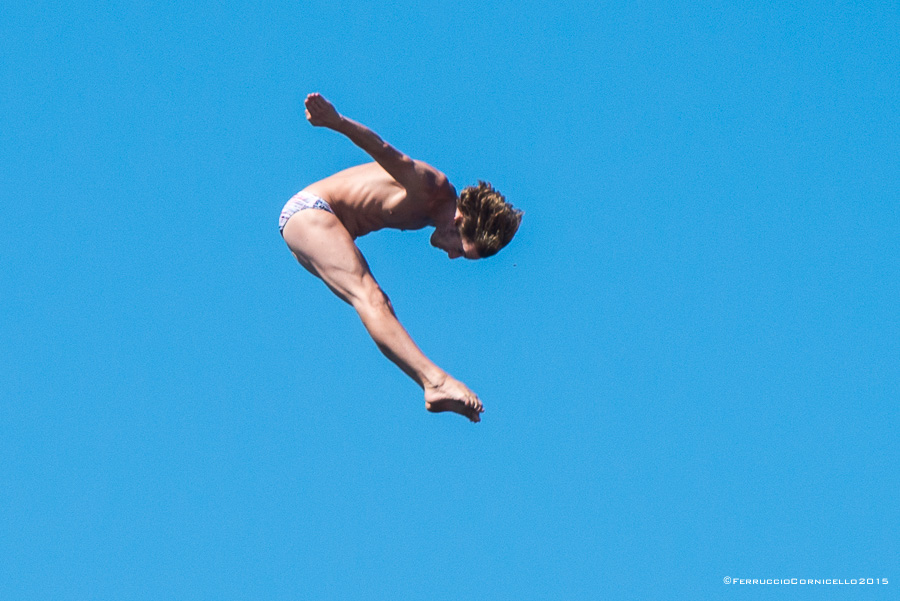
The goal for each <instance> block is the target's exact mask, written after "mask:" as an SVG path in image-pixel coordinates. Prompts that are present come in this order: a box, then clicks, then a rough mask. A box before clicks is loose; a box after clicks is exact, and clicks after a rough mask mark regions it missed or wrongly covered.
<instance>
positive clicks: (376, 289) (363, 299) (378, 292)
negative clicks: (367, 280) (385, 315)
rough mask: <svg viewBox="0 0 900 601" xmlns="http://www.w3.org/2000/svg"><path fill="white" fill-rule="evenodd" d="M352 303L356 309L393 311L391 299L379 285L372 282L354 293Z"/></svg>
mask: <svg viewBox="0 0 900 601" xmlns="http://www.w3.org/2000/svg"><path fill="white" fill-rule="evenodd" d="M352 304H353V306H354V308H355V309H356V310H357V311H389V312H391V313H393V312H394V308H393V306H392V305H391V299H390V298H388V295H387V294H385V293H384V290H382V289H381V286H379V285H378V284H376V283H374V282H372V283H371V284H368V285H366V286H364V287H363V288H362V289H361V290H359V292H358V293H357V294H356V295H354V298H353V300H352Z"/></svg>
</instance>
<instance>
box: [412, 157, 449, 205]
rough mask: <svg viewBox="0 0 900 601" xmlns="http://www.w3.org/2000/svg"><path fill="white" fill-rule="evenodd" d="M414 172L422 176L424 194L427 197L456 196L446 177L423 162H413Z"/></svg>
mask: <svg viewBox="0 0 900 601" xmlns="http://www.w3.org/2000/svg"><path fill="white" fill-rule="evenodd" d="M415 165H416V171H418V172H419V173H420V174H421V176H422V182H423V183H424V184H425V185H424V188H425V192H426V193H427V194H428V195H429V196H437V197H444V196H454V197H455V196H456V189H455V188H454V187H453V184H451V183H450V180H449V179H448V178H447V176H446V175H444V173H443V172H442V171H440V170H439V169H436V168H435V167H433V166H431V165H429V164H428V163H426V162H425V161H419V160H416V161H415Z"/></svg>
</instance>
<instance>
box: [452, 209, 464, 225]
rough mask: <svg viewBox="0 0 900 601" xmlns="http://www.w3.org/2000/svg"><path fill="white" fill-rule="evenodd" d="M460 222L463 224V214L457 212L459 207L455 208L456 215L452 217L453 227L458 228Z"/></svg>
mask: <svg viewBox="0 0 900 601" xmlns="http://www.w3.org/2000/svg"><path fill="white" fill-rule="evenodd" d="M462 222H463V214H462V212H461V211H460V210H459V207H456V214H455V215H454V216H453V225H455V226H456V227H459V226H460V224H461V223H462Z"/></svg>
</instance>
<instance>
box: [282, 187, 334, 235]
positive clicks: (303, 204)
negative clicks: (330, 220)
mask: <svg viewBox="0 0 900 601" xmlns="http://www.w3.org/2000/svg"><path fill="white" fill-rule="evenodd" d="M304 209H321V210H323V211H328V212H329V213H331V214H332V215H334V211H332V210H331V207H330V206H328V203H327V202H325V201H324V200H322V199H321V198H319V197H318V196H316V195H315V194H310V193H309V192H297V193H296V194H294V196H293V197H292V198H291V199H290V200H289V201H287V204H286V205H284V208H283V209H281V216H280V217H279V218H278V231H279V232H281V236H282V237H284V226H285V225H287V222H288V219H290V218H291V216H292V215H293V214H294V213H296V212H297V211H302V210H304Z"/></svg>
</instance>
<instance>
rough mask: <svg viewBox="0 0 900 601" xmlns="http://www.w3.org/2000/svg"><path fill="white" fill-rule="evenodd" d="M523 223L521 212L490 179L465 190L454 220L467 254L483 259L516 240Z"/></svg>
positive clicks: (459, 199) (461, 195)
mask: <svg viewBox="0 0 900 601" xmlns="http://www.w3.org/2000/svg"><path fill="white" fill-rule="evenodd" d="M521 222H522V211H520V210H519V209H517V208H515V207H514V206H512V205H511V204H509V203H508V202H506V199H505V198H504V197H503V195H502V194H500V193H499V192H497V191H496V190H494V188H493V186H491V184H489V183H487V182H482V181H480V182H478V185H477V186H469V187H467V188H465V189H463V191H462V192H461V193H460V195H459V198H458V199H457V201H456V219H455V223H456V227H457V229H458V230H459V234H460V238H461V239H462V243H463V248H464V249H465V251H466V252H465V255H464V256H467V257H469V256H470V254H472V252H474V253H475V254H476V255H477V257H479V258H482V259H483V258H485V257H490V256H492V255H495V254H497V252H499V250H500V249H501V248H503V247H504V246H506V245H507V244H509V241H510V240H512V239H513V236H515V235H516V231H517V230H518V229H519V223H521ZM466 247H469V248H470V249H471V250H469V248H466ZM470 258H471V257H470Z"/></svg>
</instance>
